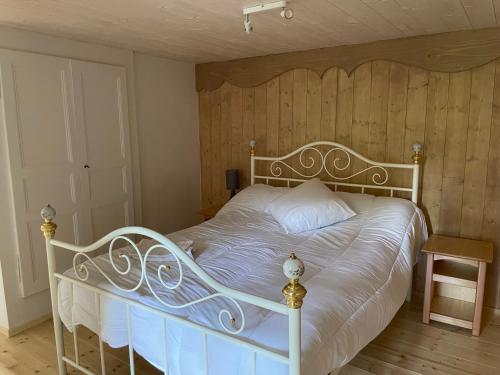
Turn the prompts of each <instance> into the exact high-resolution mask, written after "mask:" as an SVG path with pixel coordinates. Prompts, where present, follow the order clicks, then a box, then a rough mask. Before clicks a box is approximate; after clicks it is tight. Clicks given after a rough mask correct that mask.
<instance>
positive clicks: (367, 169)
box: [250, 140, 422, 204]
mask: <svg viewBox="0 0 500 375" xmlns="http://www.w3.org/2000/svg"><path fill="white" fill-rule="evenodd" d="M255 145H256V142H255V141H254V140H252V141H250V160H251V167H250V181H251V184H252V185H253V184H254V183H255V181H256V180H263V181H265V183H266V184H268V183H269V181H283V182H285V183H286V184H287V185H288V186H290V183H291V182H304V181H306V180H308V179H311V178H314V177H320V179H321V180H322V181H323V182H324V183H325V184H328V185H333V186H334V187H335V190H337V187H338V186H349V187H357V188H359V189H360V191H361V193H364V192H365V190H366V189H367V188H368V189H378V190H386V191H389V193H390V196H391V197H392V196H394V192H398V191H399V192H410V193H411V200H412V201H413V202H414V203H415V204H417V201H418V188H419V179H420V160H421V154H420V153H421V151H422V145H420V144H418V143H415V144H414V145H413V146H412V147H413V156H412V159H413V163H411V164H397V163H381V162H376V161H373V160H370V159H368V158H366V157H364V156H363V155H361V154H359V153H357V152H356V151H354V150H352V149H350V148H349V147H346V146H344V145H341V144H340V143H336V142H330V141H318V142H312V143H308V144H306V145H304V146H302V147H300V148H298V149H296V150H295V151H292V152H290V153H289V154H287V155H284V156H277V157H270V156H255ZM306 154H307V155H306ZM296 155H298V160H297V161H296V164H297V167H294V166H292V165H291V164H290V163H289V161H290V160H291V159H293V157H294V156H296ZM352 157H354V158H355V159H358V160H359V161H360V162H364V163H363V166H362V167H360V169H359V170H351V169H350V168H352V165H353V164H355V163H352V161H351V158H352ZM258 161H267V162H270V164H269V165H268V166H267V168H266V171H265V173H263V174H262V173H261V174H258V175H257V174H256V172H255V171H256V168H255V164H256V162H258ZM394 169H403V170H409V171H408V173H410V174H411V186H390V185H388V181H389V176H390V172H391V170H394ZM285 171H288V174H290V177H287V176H285ZM339 171H340V172H347V173H343V174H342V175H340V174H338V172H339ZM368 173H371V176H370V178H369V179H367V181H368V180H370V182H367V183H355V182H349V181H350V180H352V179H353V178H354V177H356V176H359V175H363V174H368ZM321 177H324V178H321ZM325 178H326V179H325Z"/></svg>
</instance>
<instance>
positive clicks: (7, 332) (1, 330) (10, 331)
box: [0, 313, 52, 337]
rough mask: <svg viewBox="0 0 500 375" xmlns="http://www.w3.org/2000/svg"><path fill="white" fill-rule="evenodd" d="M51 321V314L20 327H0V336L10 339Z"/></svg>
mask: <svg viewBox="0 0 500 375" xmlns="http://www.w3.org/2000/svg"><path fill="white" fill-rule="evenodd" d="M49 319H52V313H50V314H46V315H43V316H41V317H40V318H37V319H34V320H31V321H29V322H27V323H24V324H21V325H20V326H17V327H12V328H5V327H0V334H2V335H4V336H7V337H12V336H15V335H17V334H19V333H21V332H23V331H26V330H27V329H30V328H33V327H35V326H37V325H39V324H41V323H43V322H46V321H47V320H49Z"/></svg>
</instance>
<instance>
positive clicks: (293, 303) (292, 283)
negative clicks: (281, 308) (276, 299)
mask: <svg viewBox="0 0 500 375" xmlns="http://www.w3.org/2000/svg"><path fill="white" fill-rule="evenodd" d="M283 273H284V274H285V276H286V277H288V279H289V282H288V284H287V285H285V287H284V288H283V295H284V296H285V298H286V304H287V306H288V307H289V308H291V309H300V308H301V307H302V303H303V300H304V297H305V295H306V293H307V290H306V288H304V286H303V285H301V284H300V283H299V278H300V277H301V276H302V275H303V274H304V263H302V261H301V260H300V259H299V258H297V257H296V256H295V254H294V253H292V254H291V255H290V257H289V258H288V259H287V260H286V261H285V263H283Z"/></svg>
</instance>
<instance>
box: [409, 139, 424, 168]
mask: <svg viewBox="0 0 500 375" xmlns="http://www.w3.org/2000/svg"><path fill="white" fill-rule="evenodd" d="M412 149H413V156H412V157H411V158H412V160H413V163H414V164H420V159H421V158H422V155H421V151H422V145H421V144H420V143H414V144H413V146H412Z"/></svg>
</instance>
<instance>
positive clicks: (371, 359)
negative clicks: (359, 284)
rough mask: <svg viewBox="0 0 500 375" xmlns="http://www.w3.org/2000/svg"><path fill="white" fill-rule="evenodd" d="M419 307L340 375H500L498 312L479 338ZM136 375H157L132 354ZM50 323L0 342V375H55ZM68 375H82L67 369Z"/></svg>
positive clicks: (90, 349) (124, 360)
mask: <svg viewBox="0 0 500 375" xmlns="http://www.w3.org/2000/svg"><path fill="white" fill-rule="evenodd" d="M421 308H422V307H421V304H418V303H415V302H414V303H412V304H410V305H408V304H405V305H404V306H403V307H402V308H401V309H400V311H399V312H398V314H397V315H396V317H395V318H394V319H393V321H392V322H391V324H390V325H389V326H388V327H387V329H386V330H384V332H382V333H381V334H380V335H379V336H378V337H377V338H376V339H375V340H373V341H372V342H371V343H370V344H368V345H367V346H366V347H365V348H364V349H363V350H361V352H360V353H358V355H357V356H356V357H355V358H354V359H352V360H351V362H350V363H349V364H347V365H346V366H344V367H343V368H342V370H341V372H340V375H369V374H382V375H383V374H401V375H417V374H422V375H428V374H429V375H431V374H432V375H468V374H481V375H482V374H485V375H487V374H499V373H500V310H493V309H486V310H485V314H484V319H483V320H484V328H483V331H482V333H481V336H479V337H474V336H472V335H471V334H470V331H468V330H465V329H461V328H457V327H453V326H449V325H445V324H441V323H435V322H433V323H431V324H430V325H426V324H422V323H421V322H420V318H421V313H420V312H421ZM65 337H66V353H67V355H68V356H69V357H70V358H72V357H73V339H72V335H71V334H70V333H69V332H66V334H65ZM79 343H80V354H81V360H82V364H83V365H84V366H88V367H89V368H90V369H92V370H93V371H95V372H96V373H99V366H100V362H99V347H98V341H97V336H96V335H95V334H94V333H92V332H91V331H89V330H88V329H86V328H81V329H80V331H79ZM105 352H106V354H105V358H106V365H107V368H108V372H109V373H112V374H117V375H121V374H128V373H129V365H128V350H127V348H121V349H111V348H110V347H108V346H107V345H105ZM134 358H135V366H136V373H137V374H146V375H153V374H160V371H158V370H157V369H155V368H154V367H153V366H151V365H150V364H149V363H147V361H146V360H144V359H143V358H141V357H140V356H139V355H137V354H135V356H134ZM56 367H57V366H56V357H55V347H54V335H53V330H52V323H51V322H50V321H48V322H44V323H42V324H40V325H39V326H36V327H34V328H31V329H29V330H27V331H25V332H23V333H21V334H19V335H17V336H15V337H12V338H7V337H4V336H0V374H2V375H3V374H6V375H12V374H16V375H17V374H21V375H23V374H42V375H56V373H57V368H56ZM68 374H80V372H79V371H76V370H74V369H69V371H68Z"/></svg>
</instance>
